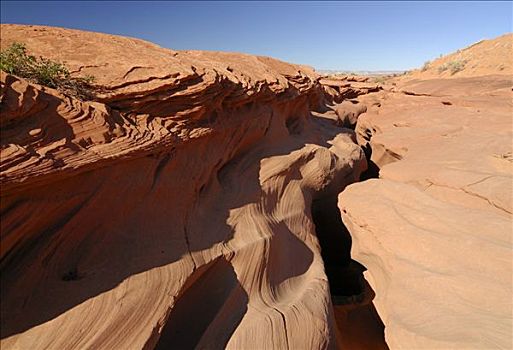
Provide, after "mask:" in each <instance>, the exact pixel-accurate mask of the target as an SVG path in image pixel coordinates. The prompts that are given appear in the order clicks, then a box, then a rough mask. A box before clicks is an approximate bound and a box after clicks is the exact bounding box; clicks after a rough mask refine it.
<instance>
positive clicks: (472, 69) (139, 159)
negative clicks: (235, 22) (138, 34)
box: [0, 24, 513, 349]
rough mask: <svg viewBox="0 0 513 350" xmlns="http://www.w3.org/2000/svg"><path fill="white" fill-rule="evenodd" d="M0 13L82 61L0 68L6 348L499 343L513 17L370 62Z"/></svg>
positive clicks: (9, 30) (38, 40)
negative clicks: (461, 41) (493, 28)
mask: <svg viewBox="0 0 513 350" xmlns="http://www.w3.org/2000/svg"><path fill="white" fill-rule="evenodd" d="M1 34H2V35H1V48H2V50H4V49H5V48H6V47H8V46H9V45H10V44H12V43H14V42H23V43H24V44H25V45H26V47H27V49H28V51H29V52H30V53H31V54H33V55H35V56H38V57H39V56H42V57H45V58H48V59H51V60H56V61H58V62H63V63H65V64H66V66H67V67H69V69H70V72H71V73H72V74H74V75H77V76H85V75H92V76H94V78H95V80H94V84H93V85H94V87H95V89H94V91H93V97H92V98H91V99H90V100H81V99H79V98H76V97H73V96H70V95H69V94H66V93H63V92H62V91H59V90H57V89H52V88H48V87H45V86H42V85H39V84H36V83H34V82H32V81H29V80H27V79H23V78H21V77H18V76H15V75H12V74H7V73H5V72H3V71H2V72H1V95H0V102H1V109H0V113H1V117H0V127H1V162H0V184H1V205H0V210H1V236H0V237H1V247H0V248H1V249H0V259H1V260H0V261H1V262H0V269H1V277H0V278H1V286H0V287H1V316H2V317H1V346H2V349H89V348H94V349H169V348H177V349H189V348H214V349H217V348H230V349H271V348H273V349H277V348H279V349H281V348H290V349H321V348H322V349H324V348H329V349H332V348H343V349H387V348H391V349H435V348H436V349H447V348H465V349H471V348H475V349H483V348H486V349H489V348H490V349H491V348H502V349H506V348H511V347H512V346H513V344H512V327H513V324H512V313H513V310H512V308H513V305H512V302H511V295H513V288H512V284H513V281H512V274H513V266H512V263H513V260H512V236H511V233H512V229H513V227H512V221H511V219H512V218H511V216H512V205H513V200H512V199H513V181H512V180H513V155H512V151H513V150H512V147H511V146H512V140H513V125H512V124H513V121H512V115H513V104H512V98H511V97H512V86H513V82H512V77H513V71H512V62H511V52H512V45H511V43H512V35H507V36H503V37H499V38H497V39H495V40H490V41H484V42H482V43H478V44H477V45H475V46H473V47H469V48H468V49H464V50H462V52H461V53H458V55H463V56H462V57H463V58H461V60H464V61H465V65H467V67H468V69H463V70H461V71H458V72H455V73H453V74H452V75H451V74H450V69H449V70H447V69H438V67H447V62H448V60H452V61H450V62H453V61H454V60H456V59H460V58H459V56H458V57H456V58H454V57H453V58H445V57H444V58H441V59H440V61H439V62H437V61H434V62H433V63H431V65H430V68H429V69H426V70H418V71H414V72H411V73H409V74H406V75H403V76H400V77H397V78H390V79H387V80H385V81H382V82H378V81H375V80H373V79H372V78H369V77H358V76H347V75H343V76H321V75H319V74H318V73H317V72H316V71H315V70H314V69H312V68H311V67H308V66H301V65H294V64H289V63H286V62H282V61H279V60H276V59H272V58H268V57H262V56H252V55H246V54H238V53H223V52H206V51H174V50H170V49H164V48H161V47H159V46H157V45H155V44H152V43H149V42H146V41H143V40H139V39H133V38H126V37H121V36H115V35H109V34H100V33H93V32H84V31H78V30H71V29H64V28H53V27H43V26H22V25H6V24H2V26H1ZM490 50H492V51H490ZM490 52H493V53H494V55H493V57H495V60H491V59H490V60H488V59H487V60H483V59H482V58H483V57H485V56H486V55H488V56H489V55H490ZM473 53H475V54H473ZM508 55H509V56H508ZM488 56H486V57H488ZM474 58H475V60H476V62H474V61H473V59H474ZM483 62H484V63H483ZM439 71H440V72H439ZM438 73H439V74H438Z"/></svg>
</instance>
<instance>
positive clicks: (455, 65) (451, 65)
mask: <svg viewBox="0 0 513 350" xmlns="http://www.w3.org/2000/svg"><path fill="white" fill-rule="evenodd" d="M466 63H467V61H465V60H454V61H450V62H447V63H444V64H442V65H441V66H440V67H438V73H442V72H445V71H446V70H449V71H450V72H451V75H453V74H456V73H458V72H461V71H462V70H463V68H465V64H466Z"/></svg>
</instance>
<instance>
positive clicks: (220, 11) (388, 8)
mask: <svg viewBox="0 0 513 350" xmlns="http://www.w3.org/2000/svg"><path fill="white" fill-rule="evenodd" d="M512 6H513V5H512V2H509V1H507V2H484V1H483V2H427V1H426V2H423V1H413V2H393V1H383V2H380V1H374V2H335V1H331V2H308V1H300V2H290V1H287V2H256V1H254V2H237V1H227V2H199V1H198V2H152V1H151V2H150V1H139V2H138V1H127V2H125V1H98V2H95V1H83V2H79V1H56V2H51V1H35V2H30V1H3V0H2V1H1V22H2V23H22V24H42V25H51V26H59V27H67V28H76V29H83V30H90V31H97V32H104V33H111V34H120V35H125V36H131V37H137V38H141V39H146V40H149V41H152V42H154V43H157V44H159V45H161V46H164V47H169V48H173V49H177V50H185V49H197V50H219V51H236V52H247V53H251V54H259V55H265V56H272V57H276V58H279V59H282V60H285V61H289V62H295V63H303V64H309V65H312V66H314V67H315V68H317V69H343V70H403V69H410V68H414V67H419V66H421V65H422V64H423V63H424V62H425V61H427V60H429V59H432V58H435V57H438V56H439V55H440V54H447V53H450V52H453V51H455V50H457V49H459V48H463V47H465V46H468V45H470V44H472V43H473V42H476V41H479V40H481V39H485V38H494V37H496V36H499V35H501V34H504V33H506V32H511V31H512V30H513V29H512V13H513V9H512Z"/></svg>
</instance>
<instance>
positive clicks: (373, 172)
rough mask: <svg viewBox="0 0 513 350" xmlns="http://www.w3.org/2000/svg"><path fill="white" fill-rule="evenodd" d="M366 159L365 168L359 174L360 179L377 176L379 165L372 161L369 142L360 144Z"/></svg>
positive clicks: (375, 177)
mask: <svg viewBox="0 0 513 350" xmlns="http://www.w3.org/2000/svg"><path fill="white" fill-rule="evenodd" d="M361 147H362V150H363V153H364V154H365V158H366V159H367V170H365V171H364V172H362V173H361V174H360V181H365V180H369V179H377V178H379V167H378V165H377V164H376V163H374V162H373V161H372V159H371V158H372V147H371V145H370V143H366V144H365V145H363V146H361Z"/></svg>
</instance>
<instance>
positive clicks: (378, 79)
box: [374, 75, 389, 84]
mask: <svg viewBox="0 0 513 350" xmlns="http://www.w3.org/2000/svg"><path fill="white" fill-rule="evenodd" d="M388 78H389V77H387V76H385V75H380V76H377V77H375V78H374V82H375V83H378V84H383V83H385V82H386V81H387V79H388Z"/></svg>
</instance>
